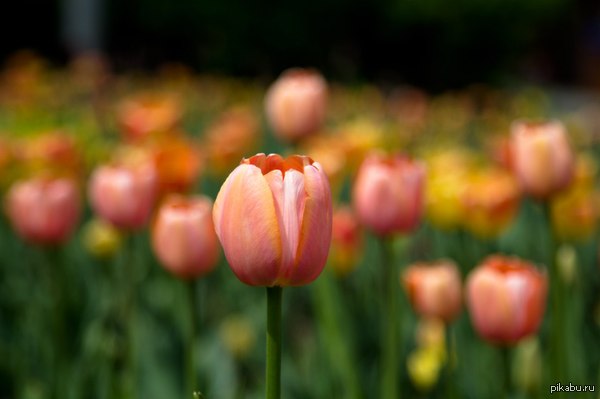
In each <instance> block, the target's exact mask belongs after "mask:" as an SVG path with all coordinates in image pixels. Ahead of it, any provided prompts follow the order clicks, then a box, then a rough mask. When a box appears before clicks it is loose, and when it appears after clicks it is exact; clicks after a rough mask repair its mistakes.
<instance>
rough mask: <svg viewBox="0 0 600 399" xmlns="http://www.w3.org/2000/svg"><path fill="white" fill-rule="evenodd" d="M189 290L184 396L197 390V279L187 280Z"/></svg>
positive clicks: (189, 395) (186, 396)
mask: <svg viewBox="0 0 600 399" xmlns="http://www.w3.org/2000/svg"><path fill="white" fill-rule="evenodd" d="M186 285H187V291H188V302H189V311H190V320H189V330H188V336H187V345H186V348H185V352H186V353H185V357H186V364H185V367H186V378H187V381H186V388H187V391H186V392H185V395H184V398H189V397H192V395H193V393H194V392H195V391H196V389H197V386H196V362H195V355H196V326H197V325H198V306H197V303H198V295H197V288H198V287H197V284H196V281H195V280H190V281H187V282H186Z"/></svg>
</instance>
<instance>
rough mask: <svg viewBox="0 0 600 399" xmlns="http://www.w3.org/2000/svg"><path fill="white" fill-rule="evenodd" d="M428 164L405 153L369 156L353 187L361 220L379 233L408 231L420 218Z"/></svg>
mask: <svg viewBox="0 0 600 399" xmlns="http://www.w3.org/2000/svg"><path fill="white" fill-rule="evenodd" d="M424 180H425V167H424V166H423V164H421V163H420V162H416V161H412V160H410V159H408V158H406V157H404V156H400V155H397V156H394V157H387V158H386V157H384V156H382V155H380V154H372V155H370V156H368V157H367V158H366V159H365V160H364V161H363V163H362V165H361V166H360V169H359V171H358V175H357V177H356V181H355V182H354V189H353V203H354V208H355V210H356V213H357V215H358V219H359V220H360V222H361V223H362V224H363V225H365V226H366V227H368V228H370V229H371V230H373V231H374V232H375V233H376V234H378V235H381V236H383V235H387V234H391V233H396V232H400V233H409V232H410V231H412V230H414V229H415V228H416V227H417V226H418V224H419V222H420V221H421V215H422V213H423V192H424Z"/></svg>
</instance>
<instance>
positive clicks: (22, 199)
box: [6, 178, 80, 244]
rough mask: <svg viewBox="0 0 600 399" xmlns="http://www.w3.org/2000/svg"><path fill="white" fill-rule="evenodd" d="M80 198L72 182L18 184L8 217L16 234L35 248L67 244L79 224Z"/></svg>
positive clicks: (10, 194) (10, 195) (11, 195)
mask: <svg viewBox="0 0 600 399" xmlns="http://www.w3.org/2000/svg"><path fill="white" fill-rule="evenodd" d="M79 201H80V196H79V192H78V190H77V186H76V184H75V183H74V181H73V180H71V179H66V178H60V179H43V178H36V179H32V180H25V181H20V182H17V183H15V184H14V185H13V186H12V187H11V188H10V191H9V192H8V196H7V203H6V205H7V207H6V208H7V214H8V218H9V219H10V221H11V223H12V225H13V226H14V228H15V230H16V231H17V233H18V234H19V235H20V236H21V237H23V238H24V239H25V240H27V241H30V242H33V243H36V244H57V243H60V242H64V241H66V240H67V239H68V238H69V237H70V235H71V233H72V232H73V230H74V229H75V226H76V225H77V222H78V221H79V212H80V205H79Z"/></svg>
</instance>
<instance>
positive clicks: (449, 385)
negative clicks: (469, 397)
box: [445, 324, 456, 399]
mask: <svg viewBox="0 0 600 399" xmlns="http://www.w3.org/2000/svg"><path fill="white" fill-rule="evenodd" d="M445 338H446V367H445V371H446V399H454V398H456V381H455V375H454V368H455V366H456V365H455V364H454V340H453V337H452V325H450V324H448V325H447V326H446V329H445Z"/></svg>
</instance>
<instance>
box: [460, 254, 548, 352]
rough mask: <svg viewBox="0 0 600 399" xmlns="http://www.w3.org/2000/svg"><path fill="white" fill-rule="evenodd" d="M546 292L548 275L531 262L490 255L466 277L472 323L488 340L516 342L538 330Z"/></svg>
mask: <svg viewBox="0 0 600 399" xmlns="http://www.w3.org/2000/svg"><path fill="white" fill-rule="evenodd" d="M547 291H548V278H547V276H546V274H545V273H544V272H541V271H539V270H538V269H537V268H536V267H535V266H534V265H532V264H531V263H529V262H526V261H524V260H521V259H518V258H510V257H505V256H500V255H494V256H490V257H488V258H487V259H485V260H484V261H483V263H482V264H481V265H479V266H478V267H477V268H476V269H475V270H473V271H472V272H471V274H470V275H469V277H468V279H467V303H468V305H469V310H470V313H471V320H472V322H473V325H474V327H475V329H476V330H477V331H478V332H479V334H480V335H481V336H482V337H483V338H485V339H486V340H488V341H491V342H494V343H497V344H504V345H509V344H513V343H515V342H517V341H519V340H520V339H521V338H524V337H526V336H529V335H531V334H533V333H535V332H536V331H537V330H538V328H539V326H540V323H541V322H542V317H543V315H544V310H545V307H546V294H547Z"/></svg>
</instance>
